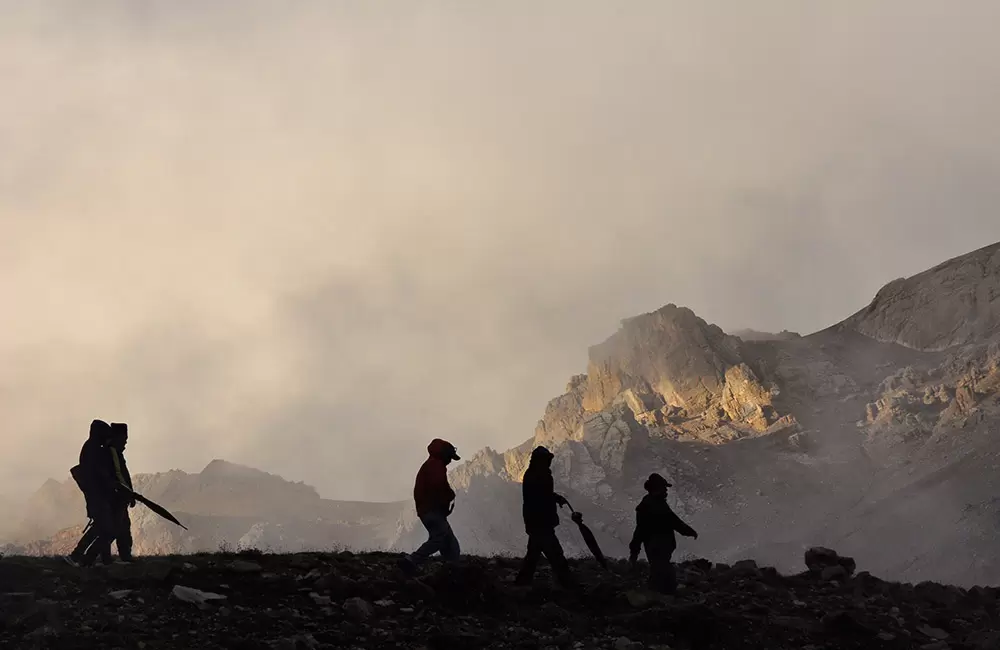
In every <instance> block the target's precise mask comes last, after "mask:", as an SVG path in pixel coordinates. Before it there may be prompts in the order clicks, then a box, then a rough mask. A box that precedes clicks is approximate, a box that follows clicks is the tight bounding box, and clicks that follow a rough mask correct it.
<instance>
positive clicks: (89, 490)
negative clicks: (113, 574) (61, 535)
mask: <svg viewBox="0 0 1000 650" xmlns="http://www.w3.org/2000/svg"><path fill="white" fill-rule="evenodd" d="M110 435H111V427H110V426H109V425H108V423H107V422H105V421H104V420H94V421H93V422H91V423H90V436H89V437H88V438H87V441H86V442H84V443H83V447H82V448H81V449H80V464H79V465H77V466H76V467H74V468H72V469H71V470H70V471H69V472H70V474H71V475H72V476H73V480H75V481H76V484H77V485H78V486H79V487H80V491H81V492H83V498H84V501H85V503H86V504H87V519H89V520H90V521H89V523H88V524H87V528H86V530H84V532H83V535H82V536H81V537H80V542H79V543H78V544H77V545H76V548H75V549H74V550H73V552H72V553H70V554H69V555H68V556H67V557H66V561H67V562H69V563H70V564H72V565H74V566H79V565H80V563H81V562H83V557H84V553H86V551H87V549H88V548H90V545H91V544H93V543H94V542H95V541H96V540H97V527H96V526H94V514H93V512H94V509H95V508H96V501H97V500H98V499H99V498H100V495H99V492H98V491H97V489H98V487H99V481H100V476H99V473H100V466H101V460H102V458H101V455H102V454H103V453H106V452H105V451H104V445H105V444H106V443H107V440H108V437H109V436H110Z"/></svg>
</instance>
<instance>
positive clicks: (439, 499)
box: [400, 438, 462, 573]
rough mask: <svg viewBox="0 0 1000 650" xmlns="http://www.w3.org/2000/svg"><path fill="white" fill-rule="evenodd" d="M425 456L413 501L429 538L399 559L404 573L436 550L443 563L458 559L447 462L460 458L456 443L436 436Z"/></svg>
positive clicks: (411, 569)
mask: <svg viewBox="0 0 1000 650" xmlns="http://www.w3.org/2000/svg"><path fill="white" fill-rule="evenodd" d="M427 455H428V457H427V460H425V461H424V464H423V465H421V466H420V471H419V472H417V480H416V482H415V483H414V486H413V501H414V503H415V505H416V507H417V516H418V517H419V518H420V523H422V524H423V525H424V528H425V529H427V536H428V538H427V541H426V542H424V543H423V544H422V545H421V546H420V548H418V549H417V550H416V551H414V552H413V553H411V554H410V555H408V556H406V557H404V558H402V559H401V560H400V567H401V568H402V569H403V570H404V571H406V572H407V573H412V572H414V571H415V570H416V568H417V566H419V565H420V564H422V563H424V562H425V561H427V559H428V558H429V557H430V556H431V555H434V554H435V553H440V554H441V559H443V560H445V561H446V562H451V561H454V560H457V559H458V556H459V555H460V554H461V547H460V546H459V544H458V538H457V537H455V533H454V532H453V531H452V530H451V524H449V523H448V516H449V515H450V514H451V513H452V511H453V510H454V509H455V504H454V501H455V491H454V490H452V489H451V485H449V484H448V465H449V464H451V462H452V461H453V460H462V459H461V457H459V455H458V450H457V449H456V448H455V445H453V444H451V443H450V442H448V441H446V440H441V439H439V438H435V439H434V440H432V441H431V444H429V445H427Z"/></svg>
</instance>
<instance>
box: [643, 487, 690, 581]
mask: <svg viewBox="0 0 1000 650" xmlns="http://www.w3.org/2000/svg"><path fill="white" fill-rule="evenodd" d="M643 487H645V488H646V492H648V493H649V494H647V495H646V496H644V497H643V498H642V501H641V502H640V503H639V505H638V506H636V508H635V523H636V525H635V534H633V535H632V542H631V543H630V544H629V545H628V549H629V558H628V559H629V563H630V564H631V565H632V566H633V567H635V563H636V560H638V559H639V550H640V549H641V548H642V547H643V546H645V547H646V559H647V560H649V586H650V587H651V588H653V589H654V590H656V591H659V592H662V593H665V594H672V593H674V592H676V591H677V576H676V575H675V574H674V565H673V563H672V562H671V558H672V556H673V554H674V551H675V550H676V549H677V538H676V537H674V531H677V532H678V533H680V534H681V535H684V536H685V537H694V538H695V539H698V533H697V532H695V530H694V528H691V527H690V526H688V525H687V524H685V523H684V522H683V521H681V518H680V517H678V516H677V515H676V514H675V513H674V511H673V510H671V509H670V506H669V505H668V504H667V488H668V487H673V486H672V485H671V484H670V483H667V480H666V479H665V478H663V477H662V476H660V475H659V474H655V473H654V474H650V475H649V478H648V479H646V483H645V485H644V486H643Z"/></svg>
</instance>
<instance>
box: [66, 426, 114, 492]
mask: <svg viewBox="0 0 1000 650" xmlns="http://www.w3.org/2000/svg"><path fill="white" fill-rule="evenodd" d="M110 432H111V427H109V426H108V423H107V422H104V421H102V420H94V421H93V422H92V423H91V424H90V437H89V438H87V441H86V442H84V443H83V447H82V448H81V449H80V464H79V465H77V466H76V467H74V468H73V469H71V470H70V473H71V474H72V475H73V478H74V479H76V482H77V485H79V486H80V490H82V491H83V493H84V494H87V493H89V492H92V491H94V490H95V489H100V487H101V485H100V479H101V476H100V475H101V469H102V468H101V465H102V463H103V461H104V454H105V452H104V444H105V443H106V442H107V438H108V434H110Z"/></svg>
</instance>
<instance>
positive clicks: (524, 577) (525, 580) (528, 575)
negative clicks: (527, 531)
mask: <svg viewBox="0 0 1000 650" xmlns="http://www.w3.org/2000/svg"><path fill="white" fill-rule="evenodd" d="M542 546H543V542H542V539H541V537H540V536H539V535H528V551H527V552H526V553H525V554H524V560H522V561H521V570H520V571H518V573H517V581H516V582H517V584H519V585H528V584H531V580H532V578H534V577H535V569H536V568H537V567H538V559H539V558H540V557H542Z"/></svg>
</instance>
